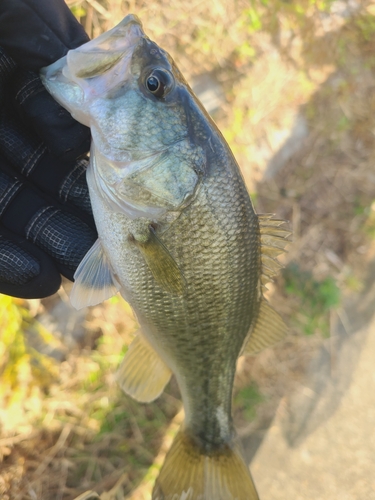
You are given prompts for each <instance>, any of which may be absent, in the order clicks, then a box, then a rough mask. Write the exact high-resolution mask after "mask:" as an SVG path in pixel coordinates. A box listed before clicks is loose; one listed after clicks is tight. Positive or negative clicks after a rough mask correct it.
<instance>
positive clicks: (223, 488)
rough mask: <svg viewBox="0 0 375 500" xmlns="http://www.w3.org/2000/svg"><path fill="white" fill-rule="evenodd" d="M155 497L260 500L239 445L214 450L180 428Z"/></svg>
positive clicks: (166, 499)
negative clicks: (205, 449) (207, 447)
mask: <svg viewBox="0 0 375 500" xmlns="http://www.w3.org/2000/svg"><path fill="white" fill-rule="evenodd" d="M152 500H259V497H258V494H257V492H256V489H255V486H254V483H253V480H252V478H251V475H250V471H249V468H248V467H247V465H246V464H245V462H244V459H243V458H242V455H241V452H240V450H239V448H238V446H237V445H235V444H234V445H232V446H231V445H228V444H225V445H224V446H223V447H221V448H220V449H219V450H215V451H214V452H212V453H207V452H205V451H204V450H203V449H202V447H201V446H199V444H198V441H197V440H195V439H194V438H192V437H190V436H189V435H188V434H187V433H186V431H185V430H184V429H180V431H179V432H178V434H177V436H176V438H175V440H174V441H173V443H172V446H171V448H170V450H169V451H168V453H167V456H166V458H165V462H164V464H163V466H162V468H161V470H160V474H159V477H158V478H157V480H156V483H155V486H154V490H153V492H152Z"/></svg>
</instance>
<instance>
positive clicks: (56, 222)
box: [0, 166, 97, 280]
mask: <svg viewBox="0 0 375 500" xmlns="http://www.w3.org/2000/svg"><path fill="white" fill-rule="evenodd" d="M5 170H6V166H5V167H4V166H3V171H0V218H1V223H2V225H3V227H5V228H6V229H8V230H10V231H12V232H14V233H16V234H17V235H20V236H22V237H24V238H26V239H27V240H28V241H29V242H31V243H33V244H35V245H36V246H38V247H39V248H40V249H42V250H43V251H44V252H46V253H47V254H48V255H50V256H51V257H52V258H53V260H54V261H55V263H56V266H57V269H58V270H59V272H60V273H61V274H63V275H64V276H66V277H67V278H69V279H70V280H72V279H73V275H74V272H75V270H76V268H77V267H78V264H79V263H80V261H81V260H82V258H83V257H84V255H85V254H86V252H87V251H88V250H89V249H90V248H91V246H92V245H93V244H94V242H95V241H96V238H97V235H96V231H95V229H94V228H93V227H91V226H90V224H89V222H88V221H85V220H84V219H81V218H78V217H77V216H76V215H74V213H73V212H72V211H71V210H69V209H68V207H64V208H63V207H61V206H60V205H59V204H55V203H53V202H51V201H50V200H48V199H46V198H45V197H44V196H43V194H42V193H41V192H39V191H38V190H36V189H34V188H33V187H32V186H31V185H30V184H28V183H27V181H23V180H22V179H20V178H14V176H12V175H9V171H8V173H6V171H5Z"/></svg>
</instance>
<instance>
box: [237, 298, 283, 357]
mask: <svg viewBox="0 0 375 500" xmlns="http://www.w3.org/2000/svg"><path fill="white" fill-rule="evenodd" d="M287 331H288V329H287V326H286V325H285V323H284V321H283V320H282V319H281V317H280V316H279V314H278V313H277V312H276V311H275V310H274V309H273V307H271V306H270V305H269V303H268V302H267V301H266V300H265V299H264V298H262V299H261V301H260V306H259V312H258V315H257V318H256V320H255V324H254V326H253V327H252V329H251V333H250V337H249V340H248V341H247V344H246V345H245V348H244V350H243V354H256V353H257V352H259V351H261V350H263V349H265V348H266V347H270V346H272V345H274V344H277V343H278V342H280V340H282V339H283V338H284V337H285V335H286V334H287Z"/></svg>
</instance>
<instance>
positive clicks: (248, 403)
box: [234, 383, 264, 422]
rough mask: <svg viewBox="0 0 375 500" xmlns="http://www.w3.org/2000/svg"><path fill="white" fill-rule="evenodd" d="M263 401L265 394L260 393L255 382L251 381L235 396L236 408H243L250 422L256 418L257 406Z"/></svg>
mask: <svg viewBox="0 0 375 500" xmlns="http://www.w3.org/2000/svg"><path fill="white" fill-rule="evenodd" d="M263 401H264V396H263V395H262V394H261V393H260V391H259V388H258V386H257V385H256V384H255V383H251V384H250V385H248V386H247V387H244V388H243V389H240V390H239V391H238V393H237V394H236V395H235V397H234V404H235V406H236V408H237V409H241V410H242V413H243V415H244V417H245V419H246V420H247V421H248V422H252V421H253V420H254V419H255V417H256V412H257V408H258V406H259V404H260V403H262V402H263Z"/></svg>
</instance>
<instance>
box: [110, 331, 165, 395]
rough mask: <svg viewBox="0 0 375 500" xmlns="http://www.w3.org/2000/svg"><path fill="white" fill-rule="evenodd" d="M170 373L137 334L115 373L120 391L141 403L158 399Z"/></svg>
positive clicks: (157, 355)
mask: <svg viewBox="0 0 375 500" xmlns="http://www.w3.org/2000/svg"><path fill="white" fill-rule="evenodd" d="M171 375H172V372H171V370H170V369H169V368H168V366H167V365H166V364H165V363H164V361H163V360H162V359H161V358H160V356H159V354H157V353H156V352H155V351H154V349H153V348H152V347H151V346H150V344H149V343H148V342H147V341H146V340H145V339H144V338H143V337H142V336H141V335H140V334H138V335H137V336H136V337H135V339H134V340H133V342H132V343H131V344H130V346H129V349H128V351H127V353H126V354H125V357H124V359H123V361H122V363H121V365H120V367H119V369H118V371H117V374H116V379H117V383H118V384H119V386H120V387H121V389H122V390H123V391H124V392H126V394H129V396H131V397H132V398H134V399H136V400H137V401H140V402H141V403H150V402H151V401H154V399H156V398H158V397H159V396H160V394H161V393H162V392H163V390H164V387H165V386H166V385H167V384H168V382H169V379H170V378H171Z"/></svg>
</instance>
